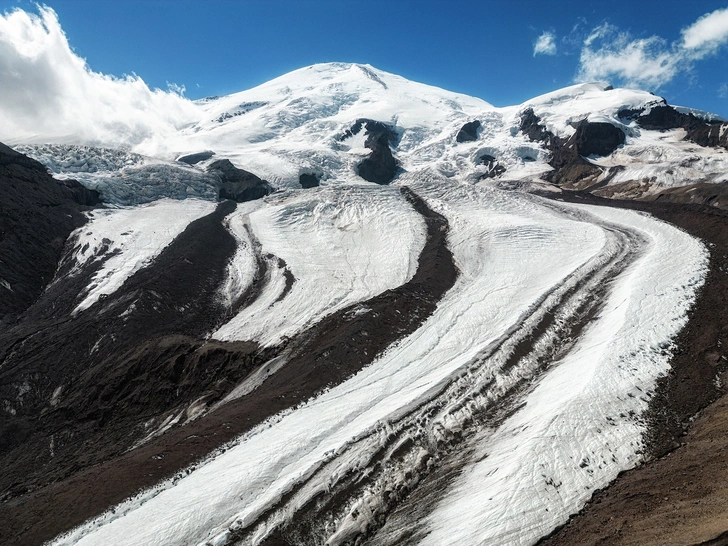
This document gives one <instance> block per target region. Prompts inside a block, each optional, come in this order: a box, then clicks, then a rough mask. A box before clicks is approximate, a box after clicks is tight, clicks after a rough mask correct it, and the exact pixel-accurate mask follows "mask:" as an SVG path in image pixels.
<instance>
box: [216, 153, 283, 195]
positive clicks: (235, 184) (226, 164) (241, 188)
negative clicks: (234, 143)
mask: <svg viewBox="0 0 728 546" xmlns="http://www.w3.org/2000/svg"><path fill="white" fill-rule="evenodd" d="M207 172H209V173H211V174H214V175H217V176H218V177H219V178H220V194H219V196H220V199H231V200H233V201H235V202H237V203H242V202H244V201H252V200H254V199H260V198H261V197H265V196H266V195H268V194H269V193H271V192H272V191H273V188H272V187H271V185H270V184H269V183H268V182H267V181H265V180H263V179H261V178H259V177H257V176H256V175H254V174H253V173H250V172H248V171H246V170H243V169H239V168H238V167H236V166H235V165H233V164H232V163H231V162H230V160H229V159H219V160H217V161H215V162H214V163H211V164H210V166H209V167H208V168H207Z"/></svg>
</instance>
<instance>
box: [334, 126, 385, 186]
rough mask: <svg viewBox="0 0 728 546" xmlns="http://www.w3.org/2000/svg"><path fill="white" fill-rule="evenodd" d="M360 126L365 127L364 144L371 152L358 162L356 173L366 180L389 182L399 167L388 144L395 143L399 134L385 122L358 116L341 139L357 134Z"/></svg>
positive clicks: (378, 182)
mask: <svg viewBox="0 0 728 546" xmlns="http://www.w3.org/2000/svg"><path fill="white" fill-rule="evenodd" d="M362 128H364V129H365V131H366V133H365V134H366V135H367V139H366V141H365V142H364V146H366V147H367V148H369V149H370V150H371V151H372V153H371V154H369V156H368V157H366V158H365V159H364V160H362V162H361V163H359V165H358V166H357V173H358V174H359V176H361V177H362V178H363V179H364V180H367V181H368V182H375V183H377V184H389V183H390V182H391V181H392V179H393V178H394V175H395V174H396V173H397V169H398V168H399V165H398V164H397V160H396V159H395V158H394V156H393V155H392V149H391V147H390V146H396V145H397V141H398V139H399V135H398V134H397V132H396V131H395V130H394V128H392V127H391V126H390V125H387V124H386V123H382V122H381V121H374V120H371V119H365V118H360V119H357V120H356V122H355V123H354V125H352V127H351V129H348V130H347V131H346V132H345V133H344V134H343V136H342V137H341V140H346V139H347V138H350V137H351V136H353V135H356V134H359V132H360V131H361V130H362Z"/></svg>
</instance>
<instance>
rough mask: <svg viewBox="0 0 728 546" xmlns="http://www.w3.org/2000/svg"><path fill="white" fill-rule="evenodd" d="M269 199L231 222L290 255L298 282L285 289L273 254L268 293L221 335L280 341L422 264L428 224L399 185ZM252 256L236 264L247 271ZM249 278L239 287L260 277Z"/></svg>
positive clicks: (273, 250)
mask: <svg viewBox="0 0 728 546" xmlns="http://www.w3.org/2000/svg"><path fill="white" fill-rule="evenodd" d="M267 205H268V206H266V207H261V208H258V209H257V210H256V211H254V212H252V213H250V214H248V213H247V212H246V211H245V210H242V211H241V210H238V211H236V212H235V213H233V215H232V218H231V219H230V222H231V223H234V224H237V225H240V224H241V223H247V224H248V226H249V229H250V232H251V233H252V234H253V235H254V236H255V238H256V239H257V240H258V242H259V244H260V249H259V252H260V253H262V254H263V255H267V254H272V255H273V256H275V257H276V258H278V259H282V260H283V261H284V262H285V264H286V267H287V268H288V269H289V271H290V273H291V274H292V275H293V278H294V279H295V280H294V282H293V285H292V286H291V287H290V292H289V293H288V294H284V290H285V278H284V276H283V272H282V269H281V268H280V267H279V266H278V264H277V263H275V260H269V271H271V275H272V277H271V280H270V282H269V283H268V284H267V286H266V287H265V289H264V292H263V293H262V294H261V295H260V297H258V298H257V299H256V300H255V301H254V302H253V304H252V305H250V306H248V307H246V308H245V309H243V310H242V311H241V312H240V313H239V314H238V315H237V316H235V317H234V318H233V319H232V320H231V321H230V322H228V323H227V324H225V325H224V326H222V327H221V328H220V329H219V330H217V332H215V333H214V334H213V337H215V338H217V339H220V340H224V341H232V340H250V339H253V340H256V341H258V342H260V343H261V344H263V345H275V344H277V343H279V342H280V340H281V339H282V338H284V337H291V336H293V335H294V334H296V333H298V332H300V331H302V330H303V329H305V328H307V327H310V326H311V325H312V324H313V323H314V322H316V321H317V320H318V319H320V318H321V317H323V316H325V315H328V314H331V313H333V312H336V311H337V310H339V309H342V308H344V307H346V306H348V305H350V304H352V303H356V302H358V301H362V300H365V299H369V298H371V297H373V296H376V295H377V294H380V293H382V292H384V291H385V290H387V289H392V288H396V287H397V286H400V285H402V284H404V283H405V282H407V281H408V280H409V279H410V278H411V277H412V275H414V273H415V271H416V270H417V259H418V256H419V254H420V251H421V250H422V247H423V246H424V244H425V236H426V228H425V224H424V221H423V220H422V217H421V216H420V215H419V214H418V213H417V212H415V210H414V209H413V208H412V206H411V205H410V204H409V203H407V201H406V200H405V199H404V197H402V195H401V194H400V192H399V188H396V187H392V186H390V187H384V188H381V187H376V186H370V185H368V186H351V187H343V188H335V187H328V188H316V189H313V190H309V191H305V192H301V191H296V192H288V193H285V194H282V195H281V194H276V195H274V196H272V197H271V198H269V199H268V203H267ZM241 231H244V230H240V229H239V228H238V229H237V232H238V233H240V232H241ZM245 235H246V234H244V233H243V234H241V238H242V237H245ZM243 247H244V248H248V246H247V243H243ZM250 260H251V257H250V254H249V253H248V252H243V253H242V254H240V255H239V258H236V259H235V260H234V263H236V264H237V263H239V261H242V262H243V264H242V265H240V266H233V267H234V268H235V269H236V270H238V271H245V270H246V267H250V264H251V261H250ZM246 264H247V265H246ZM246 279H249V280H246V281H241V282H237V283H232V285H233V286H235V285H237V286H240V285H242V284H245V283H246V282H250V281H252V278H251V276H250V275H248V276H247V277H246ZM237 290H240V288H238V289H237ZM284 295H285V297H283V296H284ZM281 298H282V299H281ZM228 299H229V300H232V299H233V297H232V296H231V295H228Z"/></svg>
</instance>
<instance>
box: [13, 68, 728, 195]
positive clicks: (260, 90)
mask: <svg viewBox="0 0 728 546" xmlns="http://www.w3.org/2000/svg"><path fill="white" fill-rule="evenodd" d="M188 102H189V105H190V108H189V109H186V112H187V116H186V117H185V119H184V120H180V122H179V123H178V124H176V127H177V128H176V129H174V130H171V131H170V130H165V131H158V132H155V131H151V130H150V131H148V132H147V133H145V134H147V135H148V136H146V137H145V138H144V140H142V141H140V142H138V143H137V144H136V145H135V146H133V147H132V151H133V152H135V153H137V154H141V155H142V156H144V157H145V159H144V161H143V163H144V167H142V168H141V169H136V170H135V169H132V168H130V167H128V166H122V167H121V168H120V170H119V171H118V172H117V173H116V174H118V176H116V175H115V174H114V173H113V172H105V173H103V175H102V174H101V173H100V172H85V173H84V174H83V175H82V176H80V177H78V176H77V169H75V168H74V169H71V170H70V171H68V172H65V171H63V169H61V170H60V171H59V169H58V166H59V165H62V164H66V163H68V161H66V160H65V159H64V160H63V161H59V160H56V159H55V158H53V157H50V156H49V155H48V149H47V148H43V149H39V151H38V152H37V153H35V152H34V151H33V149H32V148H27V147H26V148H24V152H25V153H29V154H30V155H33V156H34V157H36V158H37V159H39V160H41V161H43V162H45V163H46V165H48V166H49V167H51V168H53V170H54V172H56V173H57V174H59V175H61V176H76V177H78V178H81V179H82V182H83V183H84V184H87V185H89V186H91V187H94V188H95V189H97V190H99V191H100V192H101V194H102V197H103V198H104V199H105V200H106V201H107V202H113V203H119V204H129V203H130V201H129V199H130V198H132V197H133V196H132V195H131V194H130V193H129V192H127V191H120V190H119V188H118V187H117V186H119V185H120V184H121V185H124V184H126V185H128V184H132V185H134V186H135V187H142V186H143V187H147V186H148V185H149V180H153V181H154V187H153V189H152V190H150V191H146V192H141V193H140V192H138V191H134V192H132V193H133V194H134V196H138V195H144V196H145V197H144V200H154V199H156V198H160V197H173V198H184V197H185V196H192V197H203V198H207V197H209V196H211V195H215V194H216V190H215V188H214V187H213V186H210V181H209V180H208V178H207V173H206V169H207V167H208V166H209V165H210V164H212V163H214V162H215V161H218V160H220V159H227V160H229V161H231V162H232V163H233V164H234V165H235V166H237V167H239V168H241V169H244V170H246V171H249V172H251V173H254V174H255V175H257V176H259V177H260V178H262V179H265V180H267V181H268V182H270V184H271V186H272V187H274V188H278V189H285V188H289V189H299V188H301V187H309V186H310V185H318V184H319V183H321V184H324V185H331V184H362V183H366V182H367V181H369V182H373V181H376V182H378V183H389V182H391V181H393V180H395V179H396V178H397V176H399V175H400V174H401V173H403V172H430V173H434V174H436V175H437V176H445V177H448V178H457V179H458V180H460V181H462V182H464V183H478V182H481V181H483V180H484V179H485V180H487V181H489V182H487V183H491V181H492V182H494V183H496V184H501V183H505V184H508V185H512V183H513V182H516V183H517V184H516V185H517V186H518V187H522V186H523V184H524V183H525V185H526V186H527V187H530V186H531V184H532V183H533V182H536V183H538V184H540V183H541V182H542V180H543V178H544V177H545V178H547V179H548V178H549V177H550V176H551V175H550V174H549V173H551V172H552V171H553V170H554V169H559V168H560V167H563V166H564V165H565V160H563V161H562V160H561V159H556V160H554V158H555V157H556V156H558V155H559V153H557V152H556V150H555V149H554V146H560V145H561V144H562V143H565V142H566V141H567V140H568V139H570V138H572V137H574V136H575V133H576V130H577V126H578V125H579V124H580V123H582V122H588V123H595V124H601V126H602V127H603V130H606V131H608V132H609V131H610V129H609V127H608V126H613V127H615V128H616V132H615V130H611V132H612V136H613V137H614V138H616V140H614V143H613V144H614V145H613V146H611V147H610V148H609V149H608V150H607V151H605V152H603V153H601V154H596V155H597V156H599V157H602V158H603V159H600V160H598V161H597V159H595V158H592V160H590V161H591V165H592V166H591V167H589V168H588V169H586V170H584V169H583V168H581V167H579V169H578V171H579V173H581V174H580V175H579V176H581V175H583V174H585V173H587V172H588V176H581V178H579V180H570V182H574V183H576V182H578V185H576V186H575V187H579V188H583V187H587V186H588V185H593V184H595V183H599V184H601V183H602V182H604V181H605V180H606V183H607V184H611V183H613V182H617V183H630V184H631V183H633V182H639V183H640V184H642V182H643V181H644V180H648V181H649V184H650V187H653V186H654V187H655V188H657V189H658V191H659V188H662V187H672V186H675V185H684V184H687V183H693V182H694V183H699V182H700V183H702V182H704V181H718V182H719V181H722V180H724V179H725V174H724V173H725V172H728V164H726V159H725V158H724V157H723V155H721V154H720V153H717V154H716V152H715V150H713V149H706V150H704V151H703V152H701V154H702V155H706V154H707V155H706V158H705V161H702V160H701V162H700V165H701V166H700V168H699V169H695V168H693V166H692V163H690V162H687V163H686V161H685V160H686V159H689V157H688V156H689V154H692V153H693V151H694V150H693V148H694V147H692V146H690V145H688V144H687V143H685V142H684V139H685V138H688V140H691V138H689V137H686V133H685V132H679V131H678V132H675V133H674V134H669V135H665V134H662V133H660V131H663V130H665V129H673V128H678V127H681V126H682V125H681V123H682V124H684V123H685V119H687V120H688V121H689V120H690V119H694V120H696V121H697V122H698V123H701V121H698V118H697V117H690V116H687V114H683V113H679V112H678V111H677V110H671V111H672V112H674V115H673V114H671V116H672V117H670V119H663V120H662V121H661V122H660V123H663V122H667V125H664V124H663V125H664V126H660V127H657V126H654V124H653V125H652V126H650V128H647V127H643V126H642V125H641V124H640V123H639V121H638V120H637V118H638V117H640V116H645V115H648V114H649V113H650V112H651V110H652V109H653V108H655V107H666V103H665V101H664V99H661V98H660V97H657V96H655V95H653V94H651V93H648V92H645V91H639V90H633V89H613V88H612V87H611V86H609V85H608V84H607V83H604V82H593V83H582V84H578V85H573V86H570V87H566V88H563V89H559V90H556V91H553V92H551V93H547V94H544V95H541V96H538V97H535V98H533V99H531V100H529V101H526V102H524V103H523V104H519V105H514V106H507V107H501V108H496V107H494V106H493V105H491V104H489V103H488V102H486V101H484V100H481V99H479V98H475V97H470V96H467V95H463V94H459V93H454V92H451V91H447V90H444V89H441V88H438V87H434V86H430V85H426V84H422V83H417V82H413V81H410V80H407V79H406V78H403V77H401V76H397V75H395V74H391V73H388V72H385V71H382V70H379V69H377V68H375V67H373V66H371V65H365V64H353V63H324V64H316V65H312V66H309V67H305V68H300V69H298V70H294V71H292V72H289V73H287V74H284V75H282V76H279V77H277V78H275V79H273V80H271V81H269V82H266V83H263V84H261V85H259V86H257V87H254V88H252V89H249V90H246V91H241V92H239V93H234V94H231V95H228V96H224V97H210V98H207V99H202V100H199V101H195V102H194V103H193V102H190V101H188ZM658 109H659V108H658ZM190 111H194V116H192V117H190V115H189V112H190ZM528 112H532V116H531V118H530V120H531V121H530V123H531V125H532V128H533V130H532V131H524V130H523V123H524V115H526V114H527V113H528ZM681 115H682V116H685V118H681V119H682V120H683V121H678V120H677V118H679V116H681ZM676 116H677V117H676ZM700 119H701V120H706V122H707V121H709V120H708V119H707V118H706V116H701V117H700ZM648 125H649V124H648ZM658 125H659V123H658ZM536 127H540V128H541V129H538V130H536ZM711 130H712V129H711ZM715 130H716V131H720V128H719V127H718V128H715ZM122 133H123V131H122ZM385 133H386V134H385ZM723 133H724V131H723V132H721V133H720V135H718V136H717V137H715V138H713V137H710V138H708V139H707V140H706V139H705V138H703V140H705V141H706V142H709V141H711V140H710V139H711V138H712V139H713V140H716V142H718V141H720V139H721V138H723ZM124 134H125V133H124ZM124 134H121V136H120V137H119V139H120V140H118V141H114V138H115V137H114V136H113V135H112V136H111V137H108V138H110V141H109V142H102V143H101V144H102V145H103V146H104V147H105V148H106V150H104V151H100V152H99V153H102V154H104V155H105V156H108V155H109V151H108V150H109V149H114V148H119V147H123V143H124V142H126V141H127V140H128V139H126V137H125V136H124ZM549 135H551V136H549ZM554 137H556V139H557V140H553V138H554ZM617 137H619V138H617ZM599 138H601V137H599ZM610 138H611V137H610ZM625 138H626V141H625ZM701 138H702V137H701ZM692 140H694V139H692ZM35 141H37V139H36V140H35ZM35 141H34V142H35ZM711 142H712V141H711ZM714 145H715V144H711V146H714ZM617 148H619V149H617ZM584 149H586V150H587V151H586V152H585V153H583V154H582V153H581V151H579V150H576V151H574V152H573V153H572V154H571V155H573V156H574V157H572V158H571V159H569V160H568V161H567V162H571V161H572V160H576V157H577V156H580V155H585V156H589V155H593V153H592V151H591V150H592V147H591V146H586V147H584ZM582 151H583V150H582ZM201 152H204V154H203V155H204V156H205V157H204V158H203V157H202V156H200V155H199V154H200V153H201ZM78 153H79V151H78V149H77V147H74V149H73V150H72V155H73V158H72V161H71V163H73V164H76V163H79V162H81V163H84V162H86V163H89V162H88V161H86V159H85V158H84V157H80V156H78ZM84 153H86V154H89V155H90V156H92V155H93V153H94V152H93V149H91V148H88V149H86V150H85V151H82V153H81V156H83V154H84ZM63 154H64V155H68V153H67V152H63ZM613 154H616V156H614V157H612V156H613ZM567 155H568V154H567ZM185 156H187V157H190V156H193V157H195V158H196V159H195V161H196V164H195V165H194V167H191V168H190V167H189V166H187V165H184V166H183V165H179V169H177V168H176V167H175V160H176V159H178V158H180V157H185ZM606 156H610V157H606ZM701 157H702V156H701ZM91 159H93V158H91ZM369 160H371V161H372V164H371V165H368V166H365V167H362V166H363V165H364V164H365V163H366V162H367V161H369ZM595 161H596V162H595ZM90 163H94V164H96V163H99V161H96V160H95V159H94V160H92V161H90ZM157 163H158V164H161V165H163V166H162V167H160V166H154V165H155V164H157ZM667 163H670V164H673V163H674V164H675V165H673V168H668V167H667V166H666V165H667ZM693 163H694V162H693ZM84 164H85V163H84ZM557 164H558V165H557ZM686 165H687V166H686ZM614 167H619V169H621V170H615V169H614ZM150 169H151V170H154V173H152V174H151V175H150V174H149V173H148V172H147V171H149V170H150ZM565 176H566V177H567V178H568V177H569V176H570V175H568V173H567V175H565ZM562 178H563V177H562ZM164 180H170V181H172V182H171V183H170V184H168V185H169V186H170V187H169V188H168V189H165V184H164ZM562 182H563V181H562ZM562 182H559V183H560V184H561V183H562ZM630 187H631V186H630ZM620 191H621V190H620ZM650 191H652V190H650ZM136 202H138V201H136Z"/></svg>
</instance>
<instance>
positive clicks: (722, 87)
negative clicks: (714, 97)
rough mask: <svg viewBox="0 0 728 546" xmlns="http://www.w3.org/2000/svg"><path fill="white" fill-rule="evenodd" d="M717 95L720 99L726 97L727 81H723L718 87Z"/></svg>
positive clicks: (727, 93) (727, 95) (727, 91)
mask: <svg viewBox="0 0 728 546" xmlns="http://www.w3.org/2000/svg"><path fill="white" fill-rule="evenodd" d="M718 96H719V97H720V98H721V99H728V82H723V83H722V84H720V87H719V88H718Z"/></svg>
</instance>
